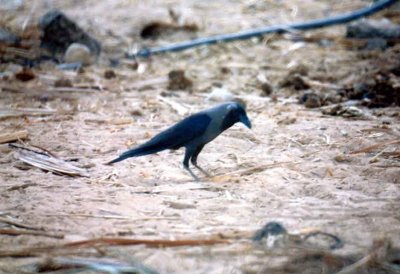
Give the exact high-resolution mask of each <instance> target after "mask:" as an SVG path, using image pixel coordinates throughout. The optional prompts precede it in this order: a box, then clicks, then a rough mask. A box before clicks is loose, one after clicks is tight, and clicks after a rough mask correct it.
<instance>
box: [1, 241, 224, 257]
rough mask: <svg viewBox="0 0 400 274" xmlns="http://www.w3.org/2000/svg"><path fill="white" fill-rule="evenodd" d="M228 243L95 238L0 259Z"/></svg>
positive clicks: (13, 253) (13, 252)
mask: <svg viewBox="0 0 400 274" xmlns="http://www.w3.org/2000/svg"><path fill="white" fill-rule="evenodd" d="M225 243H229V241H227V240H219V239H199V240H162V239H161V240H160V239H156V240H145V239H126V238H96V239H91V240H84V241H76V242H71V243H66V244H63V245H53V246H44V247H30V248H22V249H19V250H9V249H8V250H0V257H32V256H37V255H38V254H40V253H42V252H50V251H55V250H61V249H71V248H77V249H81V248H93V247H98V246H116V245H118V246H120V245H124V246H125V245H146V246H147V247H154V248H161V247H178V246H204V245H215V244H225Z"/></svg>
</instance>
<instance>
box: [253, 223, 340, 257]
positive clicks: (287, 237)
mask: <svg viewBox="0 0 400 274" xmlns="http://www.w3.org/2000/svg"><path fill="white" fill-rule="evenodd" d="M252 240H253V242H255V243H260V242H261V241H265V242H266V246H267V247H268V248H272V247H276V246H284V245H291V246H293V245H295V246H304V247H311V248H313V249H326V246H327V245H328V246H329V249H331V250H333V249H338V248H341V247H342V246H343V242H342V240H341V239H340V238H339V237H337V236H335V235H333V234H330V233H326V232H322V231H319V230H315V229H313V230H311V231H309V230H307V231H306V232H303V233H299V234H290V233H289V232H288V231H287V230H286V229H285V228H284V227H283V226H282V225H281V224H280V223H277V222H269V223H267V224H266V225H265V226H264V227H263V228H262V229H260V230H258V231H257V232H256V233H255V234H254V236H253V238H252ZM310 241H312V243H310Z"/></svg>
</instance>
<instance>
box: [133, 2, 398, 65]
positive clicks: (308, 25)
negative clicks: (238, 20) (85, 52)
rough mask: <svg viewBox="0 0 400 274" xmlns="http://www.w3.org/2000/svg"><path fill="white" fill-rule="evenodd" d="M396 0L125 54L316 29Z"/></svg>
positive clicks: (387, 5) (367, 14)
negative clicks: (347, 11)
mask: <svg viewBox="0 0 400 274" xmlns="http://www.w3.org/2000/svg"><path fill="white" fill-rule="evenodd" d="M397 1H398V0H380V1H378V2H376V3H375V4H373V5H371V6H370V7H366V8H362V9H359V10H356V11H353V12H350V13H346V14H341V15H336V16H332V17H328V18H323V19H315V20H310V21H307V22H301V23H292V24H284V25H274V26H268V27H263V28H258V29H251V30H247V31H242V32H237V33H231V34H221V35H216V36H212V37H206V38H198V39H194V40H190V41H184V42H179V43H174V44H171V45H167V46H161V47H154V48H144V49H141V50H139V51H138V52H137V53H136V54H132V55H127V57H128V58H133V59H134V58H136V57H149V56H150V55H154V54H160V53H165V52H174V51H181V50H186V49H190V48H194V47H198V46H202V45H211V44H216V43H219V42H231V41H235V40H244V39H249V38H252V37H259V36H263V35H265V34H268V33H274V32H279V33H283V32H287V31H291V30H309V29H316V28H322V27H327V26H332V25H337V24H343V23H348V22H350V21H353V20H356V19H359V18H362V17H365V16H369V15H371V14H373V13H376V12H378V11H380V10H382V9H384V8H387V7H389V6H390V5H392V4H394V3H396V2H397Z"/></svg>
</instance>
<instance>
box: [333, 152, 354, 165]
mask: <svg viewBox="0 0 400 274" xmlns="http://www.w3.org/2000/svg"><path fill="white" fill-rule="evenodd" d="M334 159H335V161H336V162H338V163H345V162H347V163H349V162H351V158H350V157H349V156H347V155H344V154H339V155H336V156H335V158H334Z"/></svg>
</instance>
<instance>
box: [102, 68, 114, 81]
mask: <svg viewBox="0 0 400 274" xmlns="http://www.w3.org/2000/svg"><path fill="white" fill-rule="evenodd" d="M115 77H117V74H115V71H113V70H112V69H108V70H106V71H105V72H104V78H106V79H112V78H115Z"/></svg>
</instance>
